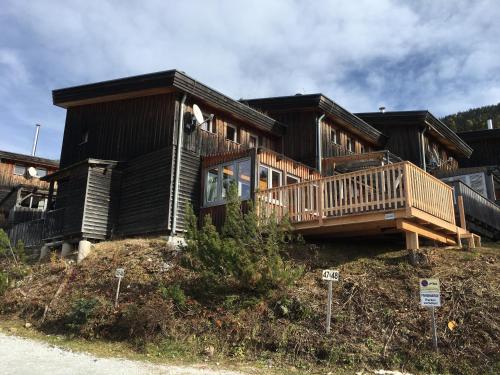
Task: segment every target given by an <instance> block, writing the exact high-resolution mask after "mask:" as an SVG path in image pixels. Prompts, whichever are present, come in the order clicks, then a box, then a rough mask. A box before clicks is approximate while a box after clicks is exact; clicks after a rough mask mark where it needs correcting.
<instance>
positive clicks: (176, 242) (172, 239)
mask: <svg viewBox="0 0 500 375" xmlns="http://www.w3.org/2000/svg"><path fill="white" fill-rule="evenodd" d="M167 242H168V244H169V245H172V246H174V247H175V248H176V249H180V248H182V247H183V246H186V240H185V239H184V237H181V236H168V237H167Z"/></svg>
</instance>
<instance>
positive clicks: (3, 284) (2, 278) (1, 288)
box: [0, 272, 9, 296]
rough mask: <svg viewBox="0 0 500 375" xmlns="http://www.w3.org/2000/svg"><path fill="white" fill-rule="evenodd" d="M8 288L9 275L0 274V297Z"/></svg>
mask: <svg viewBox="0 0 500 375" xmlns="http://www.w3.org/2000/svg"><path fill="white" fill-rule="evenodd" d="M8 287H9V275H8V274H7V273H6V272H0V296H2V295H3V294H4V293H5V291H6V290H7V288H8Z"/></svg>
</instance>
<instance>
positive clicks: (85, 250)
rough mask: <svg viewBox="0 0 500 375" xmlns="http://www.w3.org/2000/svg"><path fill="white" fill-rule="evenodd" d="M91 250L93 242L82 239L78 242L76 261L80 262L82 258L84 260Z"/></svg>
mask: <svg viewBox="0 0 500 375" xmlns="http://www.w3.org/2000/svg"><path fill="white" fill-rule="evenodd" d="M91 250H92V242H90V241H87V240H81V241H80V242H79V243H78V258H77V260H76V263H80V262H81V261H82V260H84V259H85V258H86V257H87V256H88V255H89V254H90V252H91Z"/></svg>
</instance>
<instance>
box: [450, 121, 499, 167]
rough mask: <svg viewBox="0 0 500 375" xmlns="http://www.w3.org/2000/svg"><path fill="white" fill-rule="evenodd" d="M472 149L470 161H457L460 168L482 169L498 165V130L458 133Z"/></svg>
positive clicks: (463, 159) (464, 159)
mask: <svg viewBox="0 0 500 375" xmlns="http://www.w3.org/2000/svg"><path fill="white" fill-rule="evenodd" d="M459 136H460V137H461V138H462V139H463V140H464V141H466V142H467V144H468V145H469V146H471V147H472V149H473V151H472V155H471V157H470V159H466V158H461V159H459V164H460V167H462V168H463V167H484V166H494V165H500V129H494V130H479V131H473V132H463V133H459Z"/></svg>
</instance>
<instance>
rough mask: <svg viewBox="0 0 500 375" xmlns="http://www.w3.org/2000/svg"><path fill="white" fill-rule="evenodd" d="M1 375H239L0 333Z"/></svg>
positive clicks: (237, 374)
mask: <svg viewBox="0 0 500 375" xmlns="http://www.w3.org/2000/svg"><path fill="white" fill-rule="evenodd" d="M0 374H2V375H26V374H37V375H45V374H47V375H69V374H71V375H89V374H93V375H111V374H112V375H121V374H133V375H143V374H154V375H159V374H162V375H167V374H168V375H243V374H242V373H240V372H234V371H225V370H212V369H207V368H202V367H200V368H194V367H181V366H164V365H153V364H147V363H143V362H136V361H130V360H127V359H120V358H97V357H94V356H92V355H90V354H86V353H76V352H71V351H67V350H63V349H60V348H57V347H53V346H51V345H48V344H45V343H41V342H38V341H34V340H28V339H24V338H20V337H15V336H7V335H4V334H2V333H0Z"/></svg>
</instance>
